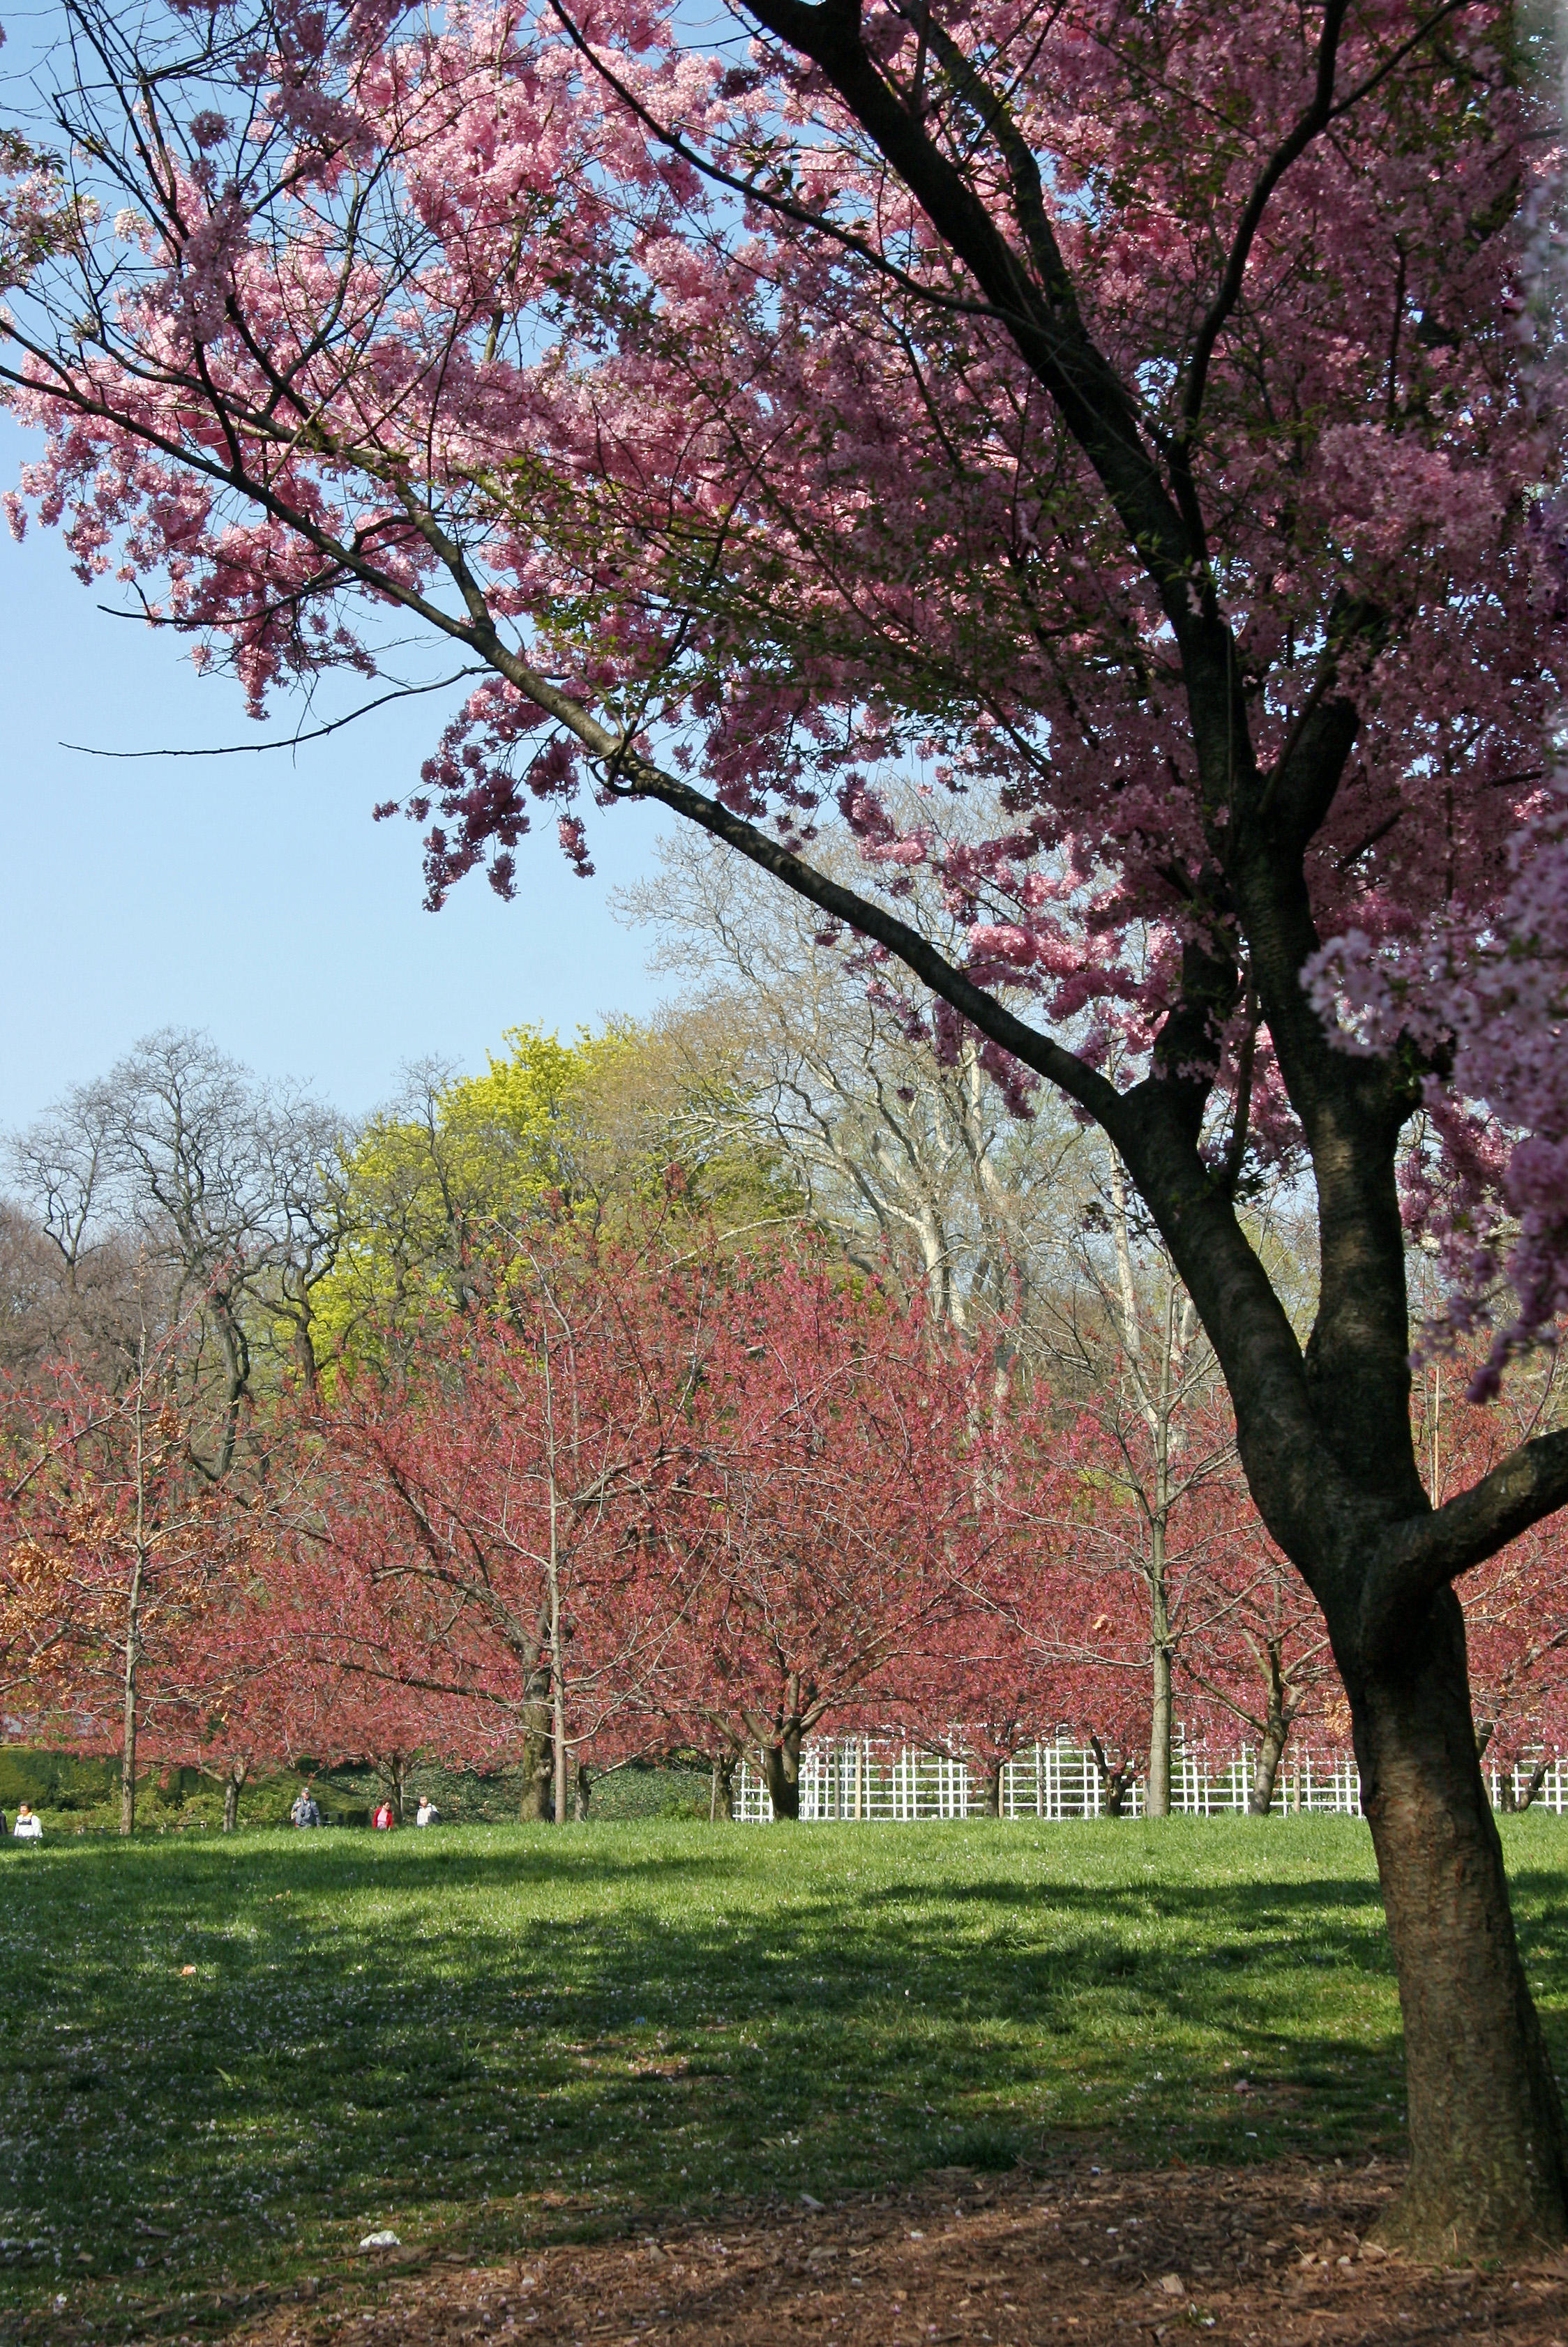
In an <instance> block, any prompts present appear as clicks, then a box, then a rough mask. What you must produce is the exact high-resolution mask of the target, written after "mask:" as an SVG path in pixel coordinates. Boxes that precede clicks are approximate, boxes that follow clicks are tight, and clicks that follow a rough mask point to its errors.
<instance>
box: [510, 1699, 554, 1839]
mask: <svg viewBox="0 0 1568 2347" xmlns="http://www.w3.org/2000/svg"><path fill="white" fill-rule="evenodd" d="M540 1708H541V1706H529V1717H528V1727H527V1728H526V1730H525V1732H524V1736H523V1781H522V1786H521V1789H520V1791H519V1793H518V1823H519V1824H521V1825H525V1826H537V1825H542V1824H543V1823H544V1822H545V1820H546V1819H548V1816H549V1814H550V1777H551V1774H552V1771H553V1769H554V1765H555V1752H554V1744H553V1738H552V1737H551V1735H550V1727H549V1710H548V1706H542V1709H543V1717H538V1712H539V1710H540Z"/></svg>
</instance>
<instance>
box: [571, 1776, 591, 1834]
mask: <svg viewBox="0 0 1568 2347" xmlns="http://www.w3.org/2000/svg"><path fill="white" fill-rule="evenodd" d="M591 1792H592V1787H591V1786H590V1784H589V1775H588V1762H587V1761H586V1760H579V1762H578V1764H577V1774H576V1776H575V1778H574V1779H573V1782H572V1795H571V1813H572V1816H573V1818H574V1819H576V1821H577V1823H578V1824H579V1826H580V1825H582V1824H583V1823H584V1822H585V1821H586V1819H587V1817H588V1804H589V1796H590V1794H591Z"/></svg>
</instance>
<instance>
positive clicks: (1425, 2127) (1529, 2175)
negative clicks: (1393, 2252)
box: [1345, 1591, 1568, 2260]
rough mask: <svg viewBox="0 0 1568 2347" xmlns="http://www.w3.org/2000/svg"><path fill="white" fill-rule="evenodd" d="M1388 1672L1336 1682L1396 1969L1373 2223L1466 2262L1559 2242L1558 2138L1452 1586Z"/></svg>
mask: <svg viewBox="0 0 1568 2347" xmlns="http://www.w3.org/2000/svg"><path fill="white" fill-rule="evenodd" d="M1345 1684H1346V1691H1347V1693H1348V1696H1349V1697H1350V1713H1351V1721H1352V1725H1353V1727H1354V1731H1355V1738H1356V1757H1357V1760H1358V1763H1359V1766H1360V1770H1361V1803H1362V1808H1363V1809H1364V1810H1365V1812H1366V1816H1367V1820H1368V1824H1369V1825H1370V1827H1371V1829H1372V1841H1373V1847H1374V1848H1375V1850H1376V1851H1377V1855H1378V1875H1379V1877H1380V1879H1381V1881H1382V1888H1383V1901H1384V1905H1385V1908H1386V1909H1387V1911H1388V1917H1389V1935H1390V1937H1391V1939H1392V1942H1393V1948H1394V1963H1395V1966H1396V1969H1397V1972H1398V1974H1399V2004H1400V2007H1401V2010H1402V2012H1403V2014H1404V2023H1405V2066H1406V2075H1407V2078H1408V2082H1409V2133H1410V2173H1409V2181H1408V2182H1407V2184H1406V2186H1405V2188H1404V2191H1403V2192H1402V2193H1401V2194H1400V2196H1399V2199H1398V2200H1397V2201H1396V2202H1395V2203H1394V2205H1393V2207H1392V2208H1391V2209H1389V2212H1388V2214H1387V2216H1386V2217H1384V2218H1383V2219H1381V2221H1380V2222H1379V2224H1378V2235H1379V2237H1380V2238H1381V2239H1383V2240H1385V2241H1387V2242H1389V2243H1390V2244H1395V2245H1399V2246H1401V2247H1408V2248H1409V2249H1411V2250H1414V2251H1416V2252H1418V2253H1419V2254H1420V2255H1421V2256H1424V2257H1433V2256H1440V2257H1442V2258H1445V2259H1450V2260H1458V2259H1464V2260H1469V2259H1472V2258H1477V2257H1485V2256H1492V2255H1497V2254H1499V2253H1501V2252H1507V2251H1516V2250H1522V2249H1524V2248H1527V2247H1529V2246H1531V2245H1532V2244H1537V2243H1541V2242H1547V2243H1551V2244H1553V2245H1555V2244H1558V2243H1560V2242H1561V2241H1562V2240H1563V2238H1564V2235H1565V2233H1568V2133H1565V2131H1564V2127H1563V2110H1562V2106H1561V2103H1560V2102H1559V2099H1558V2094H1557V2086H1556V2082H1555V2080H1554V2079H1553V2075H1552V2068H1551V2065H1550V2063H1549V2061H1548V2059H1547V2055H1546V2049H1545V2045H1544V2044H1543V2042H1542V2034H1541V2024H1540V2023H1539V2021H1538V2019H1537V2018H1536V2014H1535V2008H1534V2005H1533V2004H1532V2002H1531V1997H1530V1990H1529V1987H1528V1985H1527V1984H1526V1982H1525V1978H1524V1969H1523V1966H1522V1963H1521V1961H1520V1955H1519V1947H1518V1942H1517V1941H1516V1940H1515V1938H1514V1932H1513V1919H1512V1913H1511V1912H1510V1909H1509V1903H1508V1885H1507V1881H1506V1879H1505V1876H1504V1872H1503V1862H1502V1845H1501V1841H1500V1840H1499V1839H1498V1832H1497V1826H1496V1822H1495V1820H1494V1819H1493V1817H1492V1814H1491V1802H1490V1801H1489V1800H1488V1799H1487V1793H1486V1786H1485V1783H1484V1781H1483V1779H1482V1777H1481V1763H1480V1760H1479V1758H1478V1757H1477V1753H1476V1737H1475V1727H1474V1724H1473V1722H1472V1720H1471V1707H1470V1690H1469V1686H1468V1682H1467V1678H1466V1672H1465V1644H1464V1621H1463V1616H1462V1614H1460V1605H1459V1600H1458V1599H1457V1598H1456V1597H1455V1596H1454V1594H1452V1592H1451V1591H1445V1592H1444V1593H1443V1594H1442V1595H1441V1596H1440V1597H1439V1598H1438V1599H1436V1600H1435V1601H1434V1602H1433V1604H1432V1605H1431V1607H1430V1611H1429V1613H1428V1614H1427V1616H1426V1618H1425V1620H1424V1622H1423V1623H1422V1624H1420V1626H1419V1629H1418V1630H1417V1631H1416V1632H1415V1633H1414V1635H1412V1636H1411V1637H1410V1638H1409V1640H1408V1641H1407V1643H1406V1645H1405V1646H1404V1648H1403V1650H1402V1652H1401V1654H1400V1655H1399V1669H1398V1671H1397V1672H1396V1671H1394V1670H1393V1669H1388V1670H1385V1671H1382V1672H1380V1673H1379V1674H1378V1676H1376V1677H1371V1676H1366V1675H1361V1676H1358V1675H1357V1674H1355V1673H1353V1672H1351V1671H1347V1672H1346V1673H1345Z"/></svg>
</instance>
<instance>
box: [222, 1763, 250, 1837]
mask: <svg viewBox="0 0 1568 2347" xmlns="http://www.w3.org/2000/svg"><path fill="white" fill-rule="evenodd" d="M249 1773H250V1772H249V1770H248V1768H246V1765H245V1763H244V1761H243V1760H232V1761H231V1762H230V1764H229V1777H228V1781H227V1783H226V1784H225V1785H224V1788H223V1830H224V1832H225V1833H233V1832H235V1831H236V1830H237V1829H238V1827H239V1823H240V1793H241V1787H242V1786H243V1784H244V1782H245V1778H246V1777H247V1775H248V1774H249Z"/></svg>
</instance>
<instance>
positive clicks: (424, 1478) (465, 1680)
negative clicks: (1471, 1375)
mask: <svg viewBox="0 0 1568 2347" xmlns="http://www.w3.org/2000/svg"><path fill="white" fill-rule="evenodd" d="M712 1280H713V1266H712V1262H711V1260H710V1259H709V1258H708V1256H707V1255H706V1254H705V1253H704V1251H703V1250H702V1248H701V1247H699V1249H698V1250H697V1251H696V1253H695V1255H694V1256H693V1257H692V1258H689V1259H688V1261H687V1263H686V1264H685V1265H683V1266H682V1265H677V1264H675V1263H673V1262H671V1260H670V1259H669V1258H668V1257H667V1256H666V1255H664V1254H662V1253H661V1252H660V1251H659V1250H657V1249H655V1248H649V1247H643V1248H641V1249H639V1248H637V1247H635V1246H632V1245H610V1244H605V1245H592V1246H584V1247H582V1248H580V1249H579V1247H577V1246H576V1245H573V1244H572V1243H571V1242H570V1241H569V1240H568V1241H566V1242H564V1243H562V1244H560V1245H557V1246H554V1247H552V1248H550V1249H548V1250H544V1249H541V1250H539V1251H538V1252H536V1253H533V1254H518V1255H516V1256H515V1257H514V1258H513V1260H512V1261H511V1263H510V1265H509V1266H508V1267H507V1271H506V1273H505V1276H504V1278H503V1280H502V1283H501V1287H500V1291H499V1298H500V1300H499V1301H498V1303H497V1306H496V1307H495V1308H494V1309H491V1310H487V1311H482V1312H481V1311H475V1312H473V1313H470V1314H469V1315H467V1316H466V1317H462V1318H455V1319H453V1320H451V1321H450V1322H448V1323H446V1324H444V1325H440V1326H437V1327H432V1328H431V1329H429V1330H427V1331H426V1332H425V1337H424V1338H423V1340H422V1342H421V1344H420V1345H419V1346H418V1347H417V1348H415V1349H414V1351H413V1352H412V1353H411V1354H410V1355H408V1356H406V1357H405V1358H400V1359H399V1361H398V1363H397V1365H396V1366H395V1367H394V1368H390V1369H388V1370H387V1371H386V1373H385V1374H384V1375H379V1376H378V1375H375V1374H373V1373H370V1372H365V1373H363V1374H362V1375H361V1376H359V1377H358V1378H353V1379H351V1378H342V1379H340V1381H339V1383H338V1386H337V1389H336V1391H335V1394H334V1396H333V1399H330V1400H326V1401H323V1403H322V1404H321V1405H320V1407H319V1409H317V1410H316V1411H315V1412H314V1414H313V1416H312V1418H311V1419H310V1420H309V1421H308V1424H307V1426H306V1429H305V1433H304V1440H306V1441H307V1442H308V1444H309V1446H310V1450H311V1452H312V1454H313V1473H312V1478H311V1480H312V1483H313V1498H312V1501H311V1504H310V1505H309V1506H308V1507H306V1508H304V1509H302V1511H301V1512H300V1513H299V1517H298V1521H297V1522H296V1525H295V1528H294V1532H293V1534H292V1544H291V1545H292V1568H291V1583H290V1594H289V1597H288V1601H287V1606H286V1609H285V1610H286V1614H287V1617H288V1618H287V1622H286V1624H284V1625H283V1626H282V1635H283V1636H284V1638H285V1640H286V1642H287V1645H288V1647H289V1649H290V1650H291V1651H292V1653H293V1654H294V1655H296V1656H297V1657H299V1658H302V1660H303V1661H304V1662H305V1663H306V1664H307V1665H308V1666H309V1667H310V1668H311V1669H312V1670H313V1672H315V1673H317V1674H322V1675H328V1676H333V1677H334V1678H336V1679H338V1680H339V1681H341V1683H342V1685H343V1686H347V1685H348V1684H349V1681H350V1680H351V1679H353V1680H357V1681H358V1682H359V1686H358V1688H357V1692H356V1695H355V1697H354V1705H355V1706H357V1707H359V1708H365V1707H367V1706H368V1707H370V1708H372V1709H374V1708H376V1707H379V1708H380V1709H381V1710H383V1711H384V1712H386V1713H387V1714H388V1715H389V1717H391V1718H392V1719H393V1720H394V1721H401V1722H404V1723H405V1725H404V1726H403V1727H400V1728H398V1729H397V1731H396V1733H395V1736H393V1737H392V1740H391V1741H388V1740H387V1739H388V1736H389V1735H391V1730H387V1731H385V1732H384V1733H382V1734H381V1735H380V1737H379V1740H376V1741H371V1742H368V1743H365V1748H366V1749H369V1750H377V1749H379V1750H381V1751H383V1752H384V1754H390V1753H391V1752H394V1751H399V1752H405V1751H407V1750H409V1749H411V1748H412V1747H414V1746H415V1745H416V1744H418V1743H425V1742H428V1743H434V1744H438V1745H440V1746H442V1747H443V1748H446V1749H447V1750H450V1749H452V1747H453V1745H454V1742H455V1741H460V1742H461V1744H462V1747H463V1749H464V1751H465V1754H466V1757H469V1758H474V1757H476V1755H477V1753H478V1752H479V1751H481V1750H483V1751H485V1752H487V1754H488V1756H489V1757H490V1758H497V1757H506V1758H509V1759H512V1760H514V1761H516V1760H519V1759H520V1760H521V1761H522V1762H523V1764H524V1767H525V1771H526V1774H527V1777H528V1784H529V1786H530V1787H531V1788H533V1791H534V1794H535V1796H536V1798H535V1799H534V1800H533V1802H532V1803H531V1805H530V1804H529V1803H528V1799H527V1797H525V1806H526V1808H527V1809H528V1813H529V1814H533V1815H538V1814H540V1813H542V1810H543V1808H544V1806H545V1804H544V1802H543V1801H542V1799H538V1795H540V1794H541V1793H542V1792H543V1790H544V1789H545V1788H547V1787H550V1786H551V1785H552V1782H553V1802H554V1814H555V1816H556V1819H557V1820H558V1822H560V1823H565V1822H566V1820H567V1818H568V1816H569V1809H570V1802H569V1782H570V1779H571V1778H572V1777H573V1775H574V1774H575V1772H576V1768H577V1765H578V1762H579V1761H580V1760H581V1759H582V1758H585V1757H586V1756H587V1754H588V1753H589V1751H594V1752H595V1753H597V1754H598V1755H600V1756H604V1755H605V1754H607V1753H608V1752H609V1751H610V1748H611V1747H613V1746H614V1744H615V1741H616V1738H617V1737H618V1736H620V1735H622V1734H623V1733H624V1732H626V1731H627V1730H628V1728H629V1725H630V1722H631V1721H632V1720H634V1719H641V1720H642V1721H643V1722H644V1723H646V1720H647V1717H648V1714H649V1710H650V1705H651V1689H652V1686H653V1685H654V1682H655V1680H656V1678H657V1676H658V1673H659V1671H660V1669H661V1665H662V1657H663V1655H664V1653H665V1650H666V1648H667V1647H668V1646H669V1645H670V1644H671V1640H672V1638H673V1637H674V1635H676V1630H677V1627H678V1617H679V1611H680V1606H681V1604H682V1603H683V1599H682V1596H681V1594H680V1577H679V1574H678V1573H677V1574H672V1573H671V1571H670V1570H669V1553H670V1552H671V1549H673V1551H674V1553H675V1554H676V1555H677V1556H678V1558H679V1559H680V1561H681V1562H682V1563H686V1562H687V1561H688V1560H689V1556H690V1553H691V1551H692V1548H694V1547H695V1548H700V1547H701V1544H702V1540H703V1538H704V1536H705V1525H704V1516H705V1510H706V1508H707V1505H708V1491H709V1483H708V1480H707V1469H706V1467H705V1464H704V1461H703V1460H702V1454H701V1450H700V1446H699V1444H698V1441H697V1440H696V1439H695V1437H694V1434H693V1429H692V1413H693V1409H694V1407H695V1396H696V1393H697V1390H698V1386H699V1380H700V1378H701V1376H702V1372H703V1366H704V1362H705V1359H706V1355H707V1348H708V1346H709V1344H710V1343H711V1341H712V1340H711V1337H710V1332H709V1329H708V1307H709V1303H710V1291H711V1288H712ZM343 1703H344V1696H343V1695H342V1694H339V1695H338V1696H334V1697H333V1699H332V1700H331V1701H330V1702H329V1703H328V1704H327V1706H326V1710H327V1716H328V1717H333V1718H335V1719H336V1720H337V1721H338V1723H339V1724H338V1726H337V1727H336V1728H335V1730H334V1741H335V1742H337V1743H338V1744H339V1745H340V1746H341V1745H342V1744H343V1741H344V1737H346V1736H347V1735H348V1730H347V1729H346V1727H344V1726H343ZM422 1713H423V1716H424V1717H425V1728H424V1731H423V1732H415V1731H416V1730H417V1727H418V1723H419V1721H420V1718H421V1717H422ZM410 1718H412V1720H413V1722H414V1724H415V1725H414V1727H412V1728H411V1727H409V1726H408V1725H407V1724H406V1723H408V1722H409V1720H410ZM438 1721H445V1722H446V1726H445V1727H437V1725H436V1723H437V1722H438ZM459 1723H462V1724H461V1725H459ZM640 1732H641V1736H642V1737H643V1739H644V1740H646V1737H647V1736H648V1734H649V1733H650V1731H649V1729H648V1728H647V1727H646V1724H644V1726H643V1727H642V1728H641V1731H640ZM367 1733H368V1731H362V1732H361V1737H360V1739H359V1740H360V1741H362V1742H364V1738H365V1736H366V1734H367ZM349 1740H350V1741H351V1742H352V1741H354V1738H353V1737H350V1738H349Z"/></svg>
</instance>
